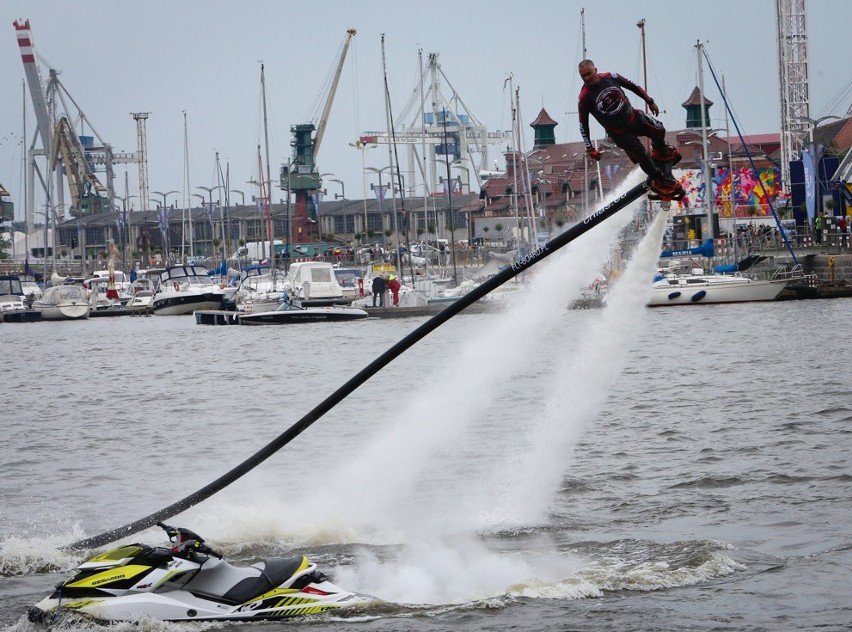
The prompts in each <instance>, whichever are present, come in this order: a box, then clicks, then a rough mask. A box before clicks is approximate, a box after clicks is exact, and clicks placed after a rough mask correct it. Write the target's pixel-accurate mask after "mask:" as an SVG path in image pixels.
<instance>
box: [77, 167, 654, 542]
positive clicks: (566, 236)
mask: <svg viewBox="0 0 852 632" xmlns="http://www.w3.org/2000/svg"><path fill="white" fill-rule="evenodd" d="M649 189H650V181H648V180H646V181H645V182H642V183H641V184H637V185H636V186H634V187H633V188H631V189H630V190H629V191H627V192H626V193H624V194H623V195H622V196H620V197H618V198H616V199H615V200H613V201H612V202H610V203H609V204H607V205H606V206H604V207H603V208H601V209H599V210H597V211H595V213H593V214H592V215H590V216H589V217H587V218H586V219H584V220H583V221H582V222H580V223H579V224H576V225H575V226H572V227H571V228H569V229H568V230H566V231H565V232H564V233H562V234H561V235H559V236H557V237H555V238H554V239H552V240H551V241H549V242H547V243H546V244H544V245H543V246H539V247H538V248H536V249H535V250H533V251H532V252H530V253H529V254H527V255H526V256H525V257H523V258H521V259H520V260H518V261H516V262H514V263H513V264H512V265H511V266H509V267H507V268H506V269H504V270H502V271H501V272H499V273H498V274H496V275H495V276H493V277H491V278H490V279H488V280H487V281H485V282H484V283H482V284H481V285H479V286H478V287H476V288H474V289H473V290H471V291H470V292H468V293H467V294H465V295H464V296H462V297H460V298H459V299H458V300H456V301H454V302H452V303H450V304H449V305H448V306H447V307H446V308H445V309H443V310H442V311H440V312H439V313H437V314H435V315H434V316H433V317H432V318H430V319H429V320H427V321H426V322H425V323H423V324H422V325H420V326H419V327H418V328H417V329H415V330H414V331H412V332H411V333H410V334H408V335H407V336H405V337H404V338H403V339H402V340H400V341H399V342H397V343H396V344H395V345H393V346H392V347H391V348H390V349H388V350H387V351H385V352H384V353H383V354H382V355H380V356H379V357H378V358H376V359H375V360H373V361H372V362H371V363H370V364H368V365H367V366H366V367H364V368H363V369H361V371H359V372H358V373H357V374H356V375H355V376H354V377H352V378H350V379H349V381H347V382H346V383H345V384H343V386H341V387H340V388H338V389H337V390H336V391H334V392H333V393H332V394H331V395H329V396H328V397H326V398H325V399H324V400H323V401H322V402H320V403H319V404H318V405H317V406H316V407H315V408H314V409H313V410H311V411H310V412H309V413H307V414H306V415H305V416H304V417H302V418H301V419H300V420H299V421H297V422H296V423H295V424H293V425H292V426H290V427H289V428H288V429H287V430H285V431H284V432H283V433H281V434H280V435H278V437H276V438H275V439H273V440H272V441H270V442H269V443H268V444H267V445H266V446H265V447H263V448H261V449H260V450H258V451H257V452H256V453H255V454H253V455H252V456H250V457H249V458H248V459H246V460H245V461H243V462H242V463H240V464H239V465H238V466H236V467H235V468H234V469H232V470H231V471H230V472H227V473H226V474H224V475H222V476H220V477H219V478H217V479H216V480H215V481H213V482H212V483H210V484H208V485H206V486H205V487H202V488H201V489H199V490H198V491H196V492H194V493H192V494H190V495H189V496H187V497H186V498H184V499H182V500H179V501H177V502H176V503H173V504H171V505H169V506H168V507H165V508H164V509H161V510H160V511H157V512H155V513H152V514H151V515H150V516H146V517H144V518H140V519H139V520H136V521H135V522H131V523H130V524H127V525H124V526H122V527H118V528H116V529H111V530H109V531H106V532H104V533H101V534H100V535H96V536H93V537H91V538H86V539H84V540H80V541H78V542H74V543H73V544H69V545H67V547H65V548H69V549H91V548H96V547H99V546H103V545H104V544H108V543H110V542H115V541H116V540H119V539H121V538H125V537H127V536H130V535H133V534H134V533H138V532H139V531H142V530H143V529H147V528H148V527H152V526H154V525H155V524H157V523H158V522H160V521H162V520H167V519H168V518H171V517H172V516H174V515H176V514H178V513H180V512H182V511H185V510H187V509H189V508H190V507H192V506H194V505H197V504H198V503H200V502H201V501H202V500H206V499H207V498H209V497H210V496H212V495H213V494H215V493H217V492H219V491H221V490H223V489H224V488H225V487H227V486H228V485H230V484H231V483H233V482H234V481H236V480H238V479H239V478H241V477H242V476H244V475H245V474H247V473H248V472H250V471H251V470H253V469H254V468H256V467H257V466H258V465H260V464H261V463H263V462H264V461H265V460H266V459H268V458H269V457H270V456H272V455H273V454H275V453H276V452H278V450H280V449H281V448H283V447H284V446H285V445H287V444H288V443H290V442H291V441H292V440H293V439H295V438H296V437H298V436H299V435H300V434H302V432H304V431H305V430H307V428H308V427H309V426H311V424H313V423H314V422H315V421H316V420H317V419H319V418H320V417H322V416H323V415H325V413H327V412H328V411H330V410H331V409H332V408H334V407H335V406H336V405H337V404H339V403H340V402H341V401H343V400H344V399H345V398H346V397H347V396H348V395H349V394H350V393H352V392H353V391H354V390H355V389H356V388H358V387H359V386H361V385H362V384H364V382H366V381H367V380H368V379H370V378H371V377H373V376H374V375H375V374H376V373H378V372H379V371H380V370H381V369H382V368H384V367H385V366H387V365H388V364H390V363H391V362H392V361H393V360H394V359H396V358H397V357H398V356H400V355H402V353H403V352H404V351H406V350H407V349H408V348H409V347H412V346H414V344H416V343H417V342H419V341H420V340H421V339H423V338H425V337H426V336H427V335H428V334H429V333H431V332H432V331H434V330H435V329H437V328H438V327H440V326H441V325H443V324H444V323H445V322H447V321H448V320H449V319H450V318H452V317H453V316H455V315H456V314H458V313H459V312H460V311H462V310H463V309H465V308H466V307H468V306H470V305H471V304H473V303H475V302H476V301H478V300H479V299H480V298H482V297H483V296H485V295H486V294H488V293H489V292H491V291H492V290H495V289H496V288H498V287H500V286H501V285H503V284H504V283H506V281H509V280H510V279H512V278H514V277H516V276H517V275H518V274H520V273H521V272H523V271H524V270H526V269H527V268H529V267H531V266H533V265H535V264H536V263H538V262H539V261H541V260H542V259H544V258H545V257H548V256H550V255H552V254H553V253H554V252H556V251H557V250H559V249H560V248H562V247H563V246H565V245H567V244H569V243H570V242H572V241H574V240H575V239H577V237H579V236H580V235H582V234H584V233H586V232H587V231H589V230H591V229H592V228H594V227H595V226H597V225H598V224H600V223H601V222H603V221H604V220H605V219H608V218H609V217H611V216H612V215H614V214H615V213H617V212H618V211H620V210H621V209H623V208H624V207H625V206H627V205H628V204H630V203H632V202H635V201H636V200H638V199H639V198H640V197H642V196H643V195H644V194H645V193H647V191H648V190H649Z"/></svg>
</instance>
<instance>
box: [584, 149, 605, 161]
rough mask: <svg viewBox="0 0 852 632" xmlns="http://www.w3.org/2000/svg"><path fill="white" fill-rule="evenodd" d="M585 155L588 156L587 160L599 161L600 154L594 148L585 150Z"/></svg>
mask: <svg viewBox="0 0 852 632" xmlns="http://www.w3.org/2000/svg"><path fill="white" fill-rule="evenodd" d="M586 153H587V154H588V155H589V158H592V159H594V160H600V159H601V152H599V151H598V150H597V149H595V148H591V149H587V150H586Z"/></svg>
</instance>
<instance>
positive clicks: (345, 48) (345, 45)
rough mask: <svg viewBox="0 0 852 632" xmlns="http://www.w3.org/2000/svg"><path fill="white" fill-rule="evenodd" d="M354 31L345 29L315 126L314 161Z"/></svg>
mask: <svg viewBox="0 0 852 632" xmlns="http://www.w3.org/2000/svg"><path fill="white" fill-rule="evenodd" d="M355 33H356V31H355V29H347V31H346V39H345V40H344V41H343V52H342V53H341V54H340V60H339V61H338V62H337V70H335V72H334V79H333V80H332V82H331V88H330V89H329V91H328V98H327V99H326V100H325V107H324V108H323V110H322V115H321V116H320V120H319V123H318V124H317V133H316V135H315V136H314V160H316V159H317V153H319V148H320V143H322V137H323V135H325V127H326V125H328V117H329V114H331V104H332V102H333V101H334V94H335V93H336V92H337V84H338V83H340V75H341V73H342V72H343V62H344V61H346V51H348V50H349V42H350V41H352V37H353V36H354V35H355Z"/></svg>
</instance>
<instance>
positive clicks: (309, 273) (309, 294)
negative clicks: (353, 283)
mask: <svg viewBox="0 0 852 632" xmlns="http://www.w3.org/2000/svg"><path fill="white" fill-rule="evenodd" d="M284 284H285V289H286V290H287V294H288V295H289V296H290V300H294V301H298V302H299V303H300V304H301V305H303V306H305V307H308V306H318V305H335V304H338V305H344V304H345V305H348V304H349V303H351V302H352V299H351V298H346V297H345V296H344V295H343V288H341V287H340V283H339V282H338V280H337V275H335V273H334V266H332V265H331V264H330V263H326V262H323V261H301V262H297V263H292V264H290V270H289V271H288V272H287V276H286V277H285V279H284Z"/></svg>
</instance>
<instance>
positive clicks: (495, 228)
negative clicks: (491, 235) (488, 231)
mask: <svg viewBox="0 0 852 632" xmlns="http://www.w3.org/2000/svg"><path fill="white" fill-rule="evenodd" d="M494 230H496V231H497V232H498V233H500V241H503V224H495V225H494Z"/></svg>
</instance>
